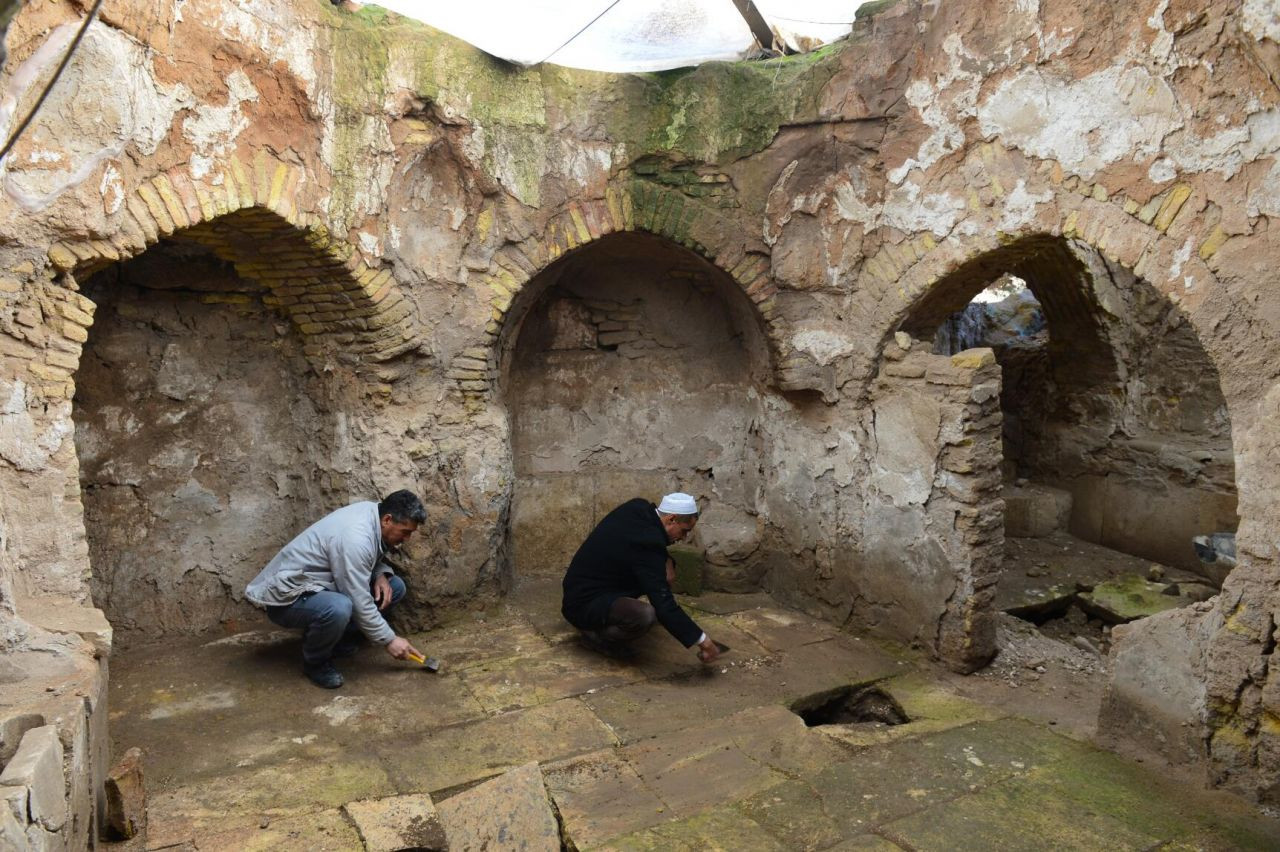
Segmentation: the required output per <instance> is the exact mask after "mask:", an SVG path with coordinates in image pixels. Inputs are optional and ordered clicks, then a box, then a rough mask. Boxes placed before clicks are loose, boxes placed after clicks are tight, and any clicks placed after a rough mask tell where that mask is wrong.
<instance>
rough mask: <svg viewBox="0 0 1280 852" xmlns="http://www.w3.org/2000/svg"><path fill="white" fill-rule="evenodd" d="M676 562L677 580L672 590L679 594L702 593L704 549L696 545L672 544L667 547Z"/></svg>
mask: <svg viewBox="0 0 1280 852" xmlns="http://www.w3.org/2000/svg"><path fill="white" fill-rule="evenodd" d="M667 553H669V554H671V559H672V561H674V562H675V564H676V580H675V582H674V583H672V584H671V590H672V591H673V592H675V593H676V594H679V595H700V594H702V573H703V572H702V569H703V563H704V560H703V558H702V551H701V550H698V549H697V548H694V547H685V546H681V545H672V546H671V547H668V548H667Z"/></svg>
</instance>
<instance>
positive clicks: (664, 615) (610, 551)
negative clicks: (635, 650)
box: [560, 493, 720, 663]
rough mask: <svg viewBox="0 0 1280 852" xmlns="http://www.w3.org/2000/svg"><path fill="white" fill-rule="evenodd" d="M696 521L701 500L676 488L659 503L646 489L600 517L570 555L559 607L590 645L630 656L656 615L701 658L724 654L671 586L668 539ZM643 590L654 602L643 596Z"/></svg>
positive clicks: (686, 530)
mask: <svg viewBox="0 0 1280 852" xmlns="http://www.w3.org/2000/svg"><path fill="white" fill-rule="evenodd" d="M697 522H698V504H697V502H696V501H695V500H694V499H693V498H692V497H690V496H689V495H688V494H680V493H676V494H668V495H667V496H666V497H663V498H662V503H661V504H660V505H658V506H654V505H653V504H652V503H650V502H649V501H648V500H645V499H642V498H640V497H637V498H635V499H634V500H628V501H627V502H626V503H623V504H622V505H621V506H619V507H618V508H616V509H614V510H613V511H612V512H610V513H609V514H607V515H605V516H604V519H603V520H601V521H600V523H599V524H597V525H596V528H595V529H594V530H592V531H591V534H590V535H588V536H587V540H586V541H584V542H583V543H582V546H581V547H579V548H578V552H577V553H576V554H574V557H573V561H572V562H570V563H569V570H568V571H567V572H566V573H565V575H564V584H563V585H564V601H563V603H562V604H561V607H560V612H561V613H562V614H563V615H564V617H565V619H566V620H567V621H568V622H569V623H570V624H572V625H573V626H574V627H576V628H578V629H579V630H581V631H582V638H583V641H584V642H585V643H586V644H587V645H588V647H591V648H593V649H594V650H597V651H600V652H602V653H604V654H608V655H609V656H615V657H625V656H630V653H631V649H630V648H629V647H628V645H627V643H628V642H630V641H631V640H633V639H636V638H637V637H639V636H642V635H643V634H644V633H645V632H646V631H648V629H649V628H650V627H652V626H653V623H654V621H655V620H656V621H660V622H662V626H663V627H665V628H666V629H667V631H668V632H669V633H670V634H671V635H672V636H674V637H675V638H676V639H677V640H678V641H679V642H680V644H681V645H684V646H685V647H686V648H692V647H693V646H695V645H697V646H698V659H700V660H702V662H704V663H710V662H711V661H713V660H714V659H715V658H716V657H718V656H720V650H719V648H717V647H716V643H715V642H713V641H712V640H711V639H710V638H708V637H707V634H706V633H704V632H703V631H702V628H700V627H698V625H697V624H696V623H694V621H693V619H692V618H690V617H689V616H688V615H687V614H685V611H684V610H682V609H681V608H680V605H679V604H677V603H676V599H675V597H674V596H673V595H672V594H671V581H672V578H673V574H674V566H673V564H672V562H671V557H670V556H669V555H668V554H667V545H668V544H673V543H675V542H677V541H681V540H682V539H684V537H685V536H687V535H688V534H689V533H690V532H692V530H693V527H694V524H696V523H697ZM641 595H643V596H645V597H647V598H648V599H649V602H648V603H645V602H644V601H642V600H640V599H639V598H640V596H641Z"/></svg>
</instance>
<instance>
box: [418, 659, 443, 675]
mask: <svg viewBox="0 0 1280 852" xmlns="http://www.w3.org/2000/svg"><path fill="white" fill-rule="evenodd" d="M422 667H423V668H424V669H426V670H427V671H429V672H431V673H432V674H435V673H436V672H438V671H440V661H439V660H437V659H436V658H435V657H427V658H426V659H425V660H423V661H422Z"/></svg>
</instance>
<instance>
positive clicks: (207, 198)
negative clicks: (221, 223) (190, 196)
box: [195, 184, 218, 220]
mask: <svg viewBox="0 0 1280 852" xmlns="http://www.w3.org/2000/svg"><path fill="white" fill-rule="evenodd" d="M195 189H196V200H197V201H199V202H200V213H201V214H202V215H203V216H204V218H205V219H206V220H209V219H216V218H217V216H218V208H217V206H216V205H215V204H214V203H213V196H211V195H210V194H209V192H208V190H206V189H205V188H204V187H203V186H201V185H199V184H196V187H195Z"/></svg>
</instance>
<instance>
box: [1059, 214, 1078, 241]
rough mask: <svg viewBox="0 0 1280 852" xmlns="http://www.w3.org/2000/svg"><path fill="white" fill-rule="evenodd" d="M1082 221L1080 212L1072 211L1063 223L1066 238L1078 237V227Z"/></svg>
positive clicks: (1063, 233) (1063, 232)
mask: <svg viewBox="0 0 1280 852" xmlns="http://www.w3.org/2000/svg"><path fill="white" fill-rule="evenodd" d="M1079 221H1080V211H1079V210H1072V211H1071V212H1070V213H1068V214H1067V218H1066V219H1065V220H1063V222H1062V235H1063V236H1064V237H1073V236H1075V235H1076V225H1077V223H1078V222H1079Z"/></svg>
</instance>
